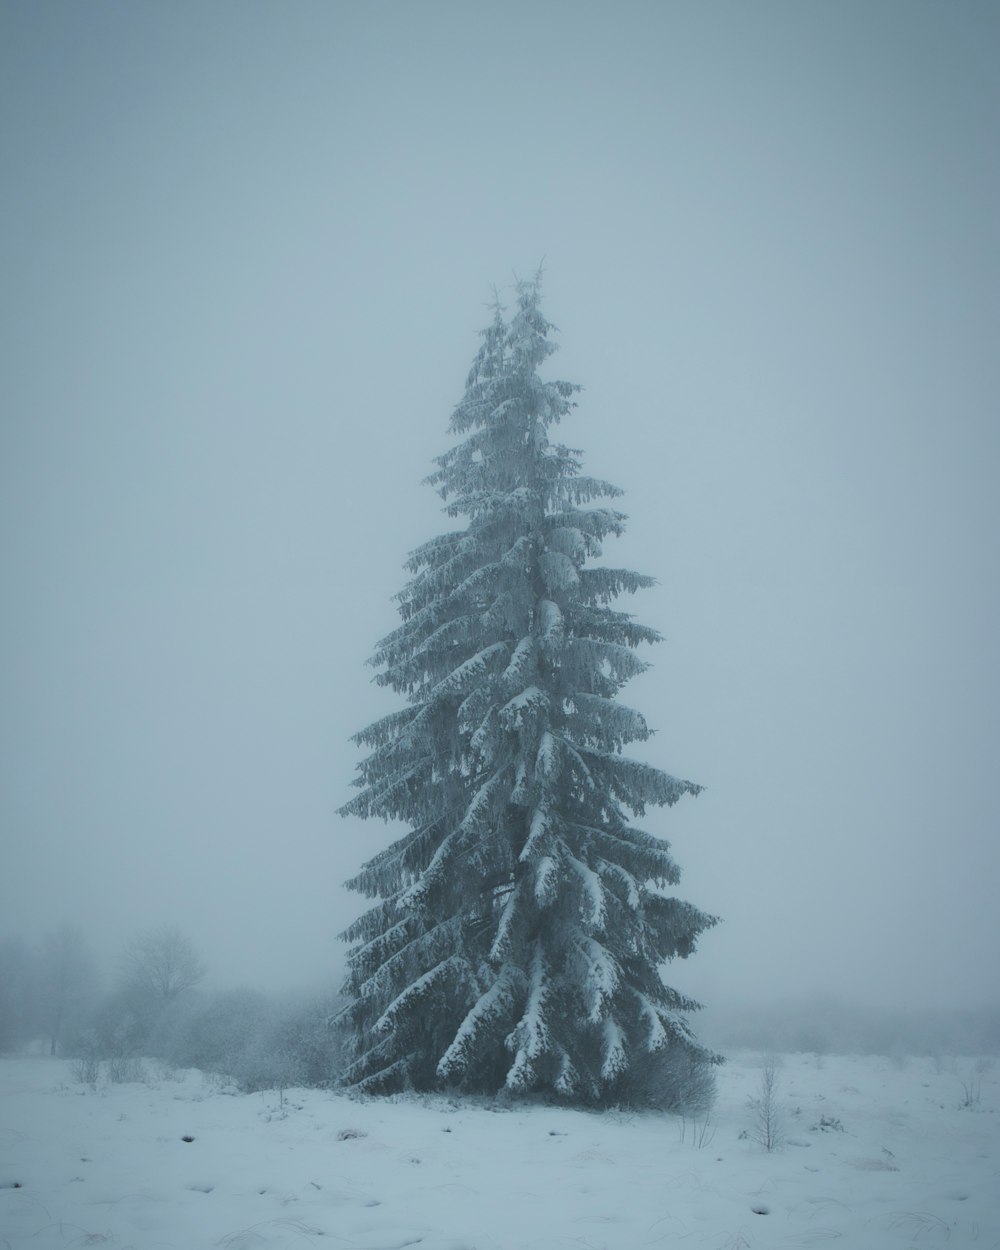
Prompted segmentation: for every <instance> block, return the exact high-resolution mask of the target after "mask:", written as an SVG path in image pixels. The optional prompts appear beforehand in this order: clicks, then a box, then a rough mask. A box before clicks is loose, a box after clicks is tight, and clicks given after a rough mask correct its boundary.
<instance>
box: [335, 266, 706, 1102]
mask: <svg viewBox="0 0 1000 1250" xmlns="http://www.w3.org/2000/svg"><path fill="white" fill-rule="evenodd" d="M552 329H553V327H552V326H551V325H550V324H549V322H547V321H546V320H545V318H544V317H543V315H542V313H541V311H540V308H539V285H538V279H537V278H536V279H535V280H534V281H533V282H530V283H522V284H519V286H518V288H517V308H516V311H515V313H514V315H513V316H512V318H511V320H510V321H509V322H507V321H505V319H504V314H503V310H502V308H501V307H500V305H499V303H497V306H496V308H495V314H494V318H493V321H492V324H491V325H490V326H489V328H488V329H486V330H485V331H484V332H483V343H482V347H481V349H480V351H479V353H478V355H477V357H476V360H475V362H474V364H473V367H472V370H471V372H470V374H469V378H468V382H467V385H466V390H465V395H464V398H463V399H462V401H461V402H460V403H459V405H458V407H457V408H456V410H455V413H454V416H453V418H452V422H451V430H452V432H453V433H454V434H456V435H459V436H461V441H460V442H459V443H458V444H457V445H456V446H454V447H453V448H452V449H451V450H450V451H447V452H445V453H444V455H442V456H440V457H438V459H437V461H436V464H437V470H436V472H434V473H433V474H432V475H431V477H430V478H429V479H428V480H429V481H430V483H431V484H433V485H434V486H436V487H437V489H438V491H439V492H440V494H441V495H442V497H443V498H444V499H445V501H446V504H447V508H446V511H447V512H448V514H449V515H450V516H452V517H464V518H466V521H467V523H466V524H465V525H464V527H463V528H461V529H456V530H453V531H452V532H450V533H447V534H444V535H443V536H441V537H439V538H434V539H432V540H431V541H430V542H427V543H425V544H424V545H423V546H421V547H418V548H417V549H416V551H414V552H413V553H412V555H411V556H410V559H409V561H408V564H407V568H408V570H409V571H410V573H412V575H413V577H412V580H411V581H410V582H409V584H408V585H407V586H406V587H405V589H404V590H403V591H402V592H401V594H400V595H399V596H398V598H399V603H400V614H401V616H402V624H401V625H400V626H399V628H398V629H396V630H395V631H394V632H393V633H391V634H390V635H389V636H388V637H387V638H385V639H383V641H382V642H381V643H380V645H379V647H378V650H377V651H376V653H375V655H374V656H373V657H372V660H371V663H372V664H374V665H375V666H376V667H377V668H378V669H379V670H380V671H379V673H378V675H377V677H376V680H377V681H378V682H379V683H380V684H382V685H387V686H390V687H392V688H393V689H394V690H396V691H398V692H401V693H403V694H405V695H406V696H407V699H408V702H407V705H406V707H405V708H403V709H402V710H401V711H397V712H394V713H392V714H391V715H389V716H386V717H384V718H383V719H381V720H379V721H377V722H376V723H375V724H374V725H372V726H370V727H369V728H368V729H365V730H363V731H362V732H361V733H359V734H358V735H357V736H356V739H355V741H356V742H358V743H359V744H362V745H364V746H366V747H368V748H370V749H371V754H370V755H369V756H368V757H367V759H365V760H364V761H363V762H362V763H361V764H360V765H359V769H358V771H359V774H360V775H359V777H357V778H356V780H355V785H357V786H358V787H359V788H360V791H361V792H360V794H358V795H357V796H356V797H355V798H354V799H353V800H352V801H351V802H350V803H348V804H347V805H346V806H345V807H344V808H342V809H341V811H342V814H343V815H347V816H358V817H369V816H381V817H383V818H386V819H397V820H401V821H405V822H406V823H407V824H408V825H409V826H410V830H409V832H408V833H406V834H405V835H404V836H403V837H401V838H400V839H398V841H396V842H394V843H393V844H392V845H391V846H390V847H389V848H388V849H387V850H385V851H383V852H381V853H380V854H378V855H376V856H375V857H374V858H373V859H372V860H370V861H369V862H368V863H367V864H365V865H364V867H363V868H362V870H361V872H360V873H359V874H358V875H357V876H356V877H355V878H354V879H353V880H352V881H349V882H348V883H347V884H348V885H349V886H350V887H351V888H352V889H356V890H359V891H361V892H363V893H365V894H367V895H369V896H372V897H377V898H378V899H379V900H380V901H379V902H378V903H377V904H376V905H375V906H374V907H372V908H371V909H370V910H369V911H367V912H366V913H365V914H364V915H362V916H361V918H360V919H359V920H357V921H356V922H355V923H354V924H352V925H351V926H350V928H349V929H348V930H347V931H346V933H344V934H343V935H342V936H343V937H344V938H345V939H346V940H347V941H349V942H352V943H354V944H355V945H354V946H353V948H352V950H351V952H350V955H349V968H350V973H349V976H348V980H347V984H346V986H345V990H346V993H347V994H348V995H349V996H350V998H351V1000H352V1001H351V1003H350V1005H349V1006H348V1007H347V1009H346V1010H345V1013H344V1018H345V1022H346V1024H347V1025H348V1027H349V1030H350V1033H351V1036H352V1039H353V1051H352V1055H351V1062H350V1063H349V1066H348V1067H347V1069H346V1071H345V1073H344V1074H343V1076H342V1083H343V1084H345V1085H348V1086H353V1087H357V1088H359V1089H361V1090H365V1091H370V1092H392V1091H396V1090H400V1089H405V1088H414V1089H418V1090H428V1089H444V1088H449V1089H459V1090H463V1091H468V1092H478V1093H489V1094H492V1093H496V1092H498V1091H499V1090H501V1089H504V1088H506V1089H507V1090H510V1091H515V1092H523V1093H542V1092H549V1093H552V1092H554V1093H556V1094H558V1095H560V1096H563V1097H565V1098H566V1099H568V1100H571V1101H575V1102H582V1103H587V1104H591V1105H607V1104H611V1103H618V1102H622V1101H628V1102H656V1103H659V1104H660V1105H662V1104H663V1103H667V1104H669V1103H670V1102H671V1101H675V1102H680V1101H683V1099H684V1097H685V1093H684V1090H683V1089H681V1088H680V1086H679V1083H680V1081H681V1077H680V1076H679V1075H678V1074H679V1073H684V1074H685V1077H684V1080H686V1081H687V1082H688V1084H689V1085H690V1079H691V1075H692V1073H695V1074H697V1073H699V1072H701V1073H704V1071H705V1065H707V1064H710V1063H712V1062H715V1061H716V1059H717V1057H716V1056H713V1055H711V1054H710V1053H709V1052H708V1051H706V1050H705V1049H704V1048H703V1047H702V1046H701V1045H700V1044H699V1043H698V1042H697V1040H696V1039H695V1038H694V1036H693V1035H692V1033H691V1031H690V1028H689V1026H688V1023H687V1020H686V1013H687V1012H689V1011H691V1010H693V1009H695V1008H696V1007H697V1006H698V1004H697V1003H695V1002H692V1001H691V1000H689V999H687V998H685V997H684V996H682V995H681V994H679V993H677V992H676V991H675V990H673V989H671V988H669V987H668V986H666V985H665V984H664V982H663V980H662V978H661V975H660V967H661V965H662V964H663V963H664V962H666V961H668V960H671V959H673V958H675V957H682V958H683V957H684V956H687V955H689V954H690V953H691V952H692V951H693V950H694V947H695V941H696V938H697V936H698V934H699V933H700V932H701V931H702V930H704V929H705V928H707V927H708V926H710V925H711V924H713V923H714V918H713V917H710V916H706V915H704V914H703V913H702V912H700V911H698V910H697V909H696V908H695V907H693V906H691V905H690V904H689V903H687V902H684V901H682V900H681V899H679V898H676V897H674V896H673V895H672V894H670V893H669V892H668V889H667V887H670V886H673V885H675V884H676V882H677V880H678V875H679V874H678V870H677V867H676V865H675V864H674V861H673V859H672V858H671V856H670V854H669V850H668V844H667V843H666V842H664V841H663V840H661V839H660V838H657V837H654V836H652V835H651V834H649V833H644V832H642V831H641V830H639V829H637V828H635V827H634V826H633V825H632V824H631V823H630V819H631V817H633V816H642V814H643V813H644V811H645V809H646V807H647V806H648V805H649V804H667V805H670V804H673V803H675V802H676V801H677V799H679V798H680V797H681V795H683V794H697V793H698V791H699V789H700V787H699V786H697V785H694V784H693V783H691V782H689V781H679V780H677V779H676V778H674V777H671V776H668V775H667V774H666V773H664V772H661V771H660V770H659V769H656V768H653V767H651V766H650V765H648V764H645V763H640V762H637V761H635V760H631V759H629V758H627V757H626V756H624V755H622V753H621V751H622V748H623V747H624V746H625V745H626V744H627V743H629V742H634V741H637V740H642V739H645V738H647V737H648V736H649V730H648V729H647V726H646V722H645V721H644V720H643V718H642V716H641V715H640V714H639V713H638V712H636V711H633V710H632V709H631V708H628V707H625V706H623V705H622V704H620V703H618V702H616V701H615V698H616V695H617V694H618V691H619V689H620V688H621V687H622V685H623V684H624V683H625V682H626V681H628V679H629V678H631V677H634V676H635V675H636V674H638V673H640V672H642V670H643V669H644V668H645V667H646V665H645V664H644V662H643V661H642V660H641V659H639V658H638V656H637V655H636V647H637V646H638V645H639V644H640V643H647V642H655V641H657V640H658V639H659V635H658V634H657V633H656V632H655V631H654V630H652V629H649V628H647V627H645V626H643V625H639V624H637V623H636V622H635V621H633V619H632V617H631V616H630V615H629V614H627V613H625V612H621V611H616V610H614V609H613V608H612V607H611V606H609V605H610V604H611V602H612V601H613V600H614V599H615V598H616V597H617V596H618V595H620V594H621V593H622V592H630V591H635V590H638V589H640V588H641V587H644V586H649V585H651V584H652V579H651V578H649V577H644V576H640V575H639V574H637V573H632V572H628V571H626V570H623V569H617V568H608V567H604V566H601V565H594V564H592V563H591V561H592V560H593V559H594V558H596V557H598V556H600V554H601V544H602V542H603V540H604V539H605V538H607V537H608V536H609V535H619V534H621V533H622V529H623V524H624V520H625V518H624V516H623V515H622V514H621V513H620V512H616V511H614V510H612V509H610V508H607V507H599V506H594V505H593V501H594V500H598V499H602V498H608V497H612V496H615V495H618V494H620V492H619V491H618V490H617V489H616V488H615V487H613V486H610V485H609V484H608V483H606V482H602V481H597V480H595V479H594V478H590V477H586V476H584V475H583V474H582V473H581V471H580V456H579V453H578V452H576V451H573V450H571V449H569V448H568V447H564V446H562V445H561V444H559V443H555V442H552V441H550V432H551V427H552V426H553V425H554V424H555V423H556V422H558V421H559V420H560V418H562V417H563V416H565V415H566V414H567V413H568V412H569V411H570V409H571V408H573V407H574V403H573V400H572V396H573V394H574V393H575V392H576V391H577V390H578V389H579V388H578V387H576V386H574V385H571V384H570V383H567V382H548V381H543V380H541V378H540V377H539V375H538V369H539V366H540V365H541V364H542V363H543V361H544V360H545V359H546V357H548V356H549V355H550V353H551V352H552V351H553V350H554V347H553V344H552V343H551V342H550V340H549V333H550V331H551V330H552ZM696 1084H697V1082H696ZM702 1088H704V1082H702Z"/></svg>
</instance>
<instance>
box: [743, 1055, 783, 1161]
mask: <svg viewBox="0 0 1000 1250" xmlns="http://www.w3.org/2000/svg"><path fill="white" fill-rule="evenodd" d="M778 1066H779V1062H778V1059H777V1057H776V1056H775V1055H762V1056H761V1061H760V1082H759V1084H758V1086H757V1094H756V1096H753V1097H751V1098H750V1099H748V1105H749V1108H750V1116H751V1119H750V1127H749V1128H748V1129H747V1130H746V1135H747V1137H749V1139H750V1140H751V1141H753V1142H756V1143H757V1145H758V1146H763V1147H764V1149H765V1150H766V1151H768V1152H770V1151H772V1150H777V1149H778V1147H779V1146H780V1145H781V1144H782V1142H783V1141H784V1128H783V1125H782V1116H781V1109H780V1107H779V1105H778V1093H777V1085H778Z"/></svg>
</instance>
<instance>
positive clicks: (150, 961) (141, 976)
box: [121, 925, 206, 1007]
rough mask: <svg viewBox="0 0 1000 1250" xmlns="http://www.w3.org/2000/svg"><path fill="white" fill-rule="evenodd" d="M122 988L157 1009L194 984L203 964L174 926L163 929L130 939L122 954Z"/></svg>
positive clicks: (188, 939)
mask: <svg viewBox="0 0 1000 1250" xmlns="http://www.w3.org/2000/svg"><path fill="white" fill-rule="evenodd" d="M121 971H122V982H123V987H124V988H125V989H127V990H129V991H132V992H135V993H138V994H140V995H142V996H143V997H146V998H150V999H153V1000H154V1001H155V1002H157V1003H158V1004H159V1005H160V1006H161V1007H166V1006H167V1004H168V1003H172V1002H173V1001H174V999H175V998H177V997H178V995H180V994H182V993H183V992H184V991H185V990H189V989H191V988H192V986H195V985H197V984H198V982H199V981H201V979H202V978H203V977H204V975H205V972H206V965H205V961H204V960H203V959H202V958H201V956H200V955H199V954H198V952H197V951H196V950H195V948H194V945H193V943H192V942H191V939H190V938H187V937H185V936H184V934H183V933H181V931H180V929H178V928H177V926H176V925H163V926H162V927H161V928H159V929H151V930H149V931H148V932H147V933H140V934H139V935H138V936H137V937H135V938H133V939H132V941H131V942H129V943H128V945H127V946H126V947H125V950H124V952H123V953H122V963H121Z"/></svg>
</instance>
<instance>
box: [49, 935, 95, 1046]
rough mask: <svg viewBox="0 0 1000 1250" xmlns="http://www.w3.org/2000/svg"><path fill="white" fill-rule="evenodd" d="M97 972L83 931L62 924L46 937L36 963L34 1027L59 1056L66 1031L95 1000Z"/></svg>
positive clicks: (71, 1027)
mask: <svg viewBox="0 0 1000 1250" xmlns="http://www.w3.org/2000/svg"><path fill="white" fill-rule="evenodd" d="M97 980H98V978H97V969H96V965H95V963H94V960H93V958H92V956H91V954H90V951H89V949H88V947H87V942H86V939H85V938H84V936H83V930H82V929H80V928H79V927H78V926H75V925H68V924H64V925H62V926H61V927H60V928H59V929H56V930H55V932H54V933H49V934H48V935H47V936H46V937H45V940H44V941H43V943H42V949H41V953H40V956H39V960H38V984H37V990H36V992H37V1001H38V1007H37V1010H38V1023H39V1026H40V1027H41V1029H42V1030H43V1031H44V1034H45V1036H46V1038H47V1039H48V1043H49V1054H50V1055H55V1054H58V1053H59V1048H60V1044H61V1043H62V1042H63V1040H64V1039H65V1036H66V1033H67V1030H69V1031H72V1029H73V1028H74V1027H75V1026H77V1025H78V1024H79V1022H80V1020H81V1019H82V1017H83V1016H84V1015H85V1013H86V1012H87V1010H88V1008H91V1007H92V1006H93V1004H94V1001H95V999H96V996H97Z"/></svg>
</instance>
